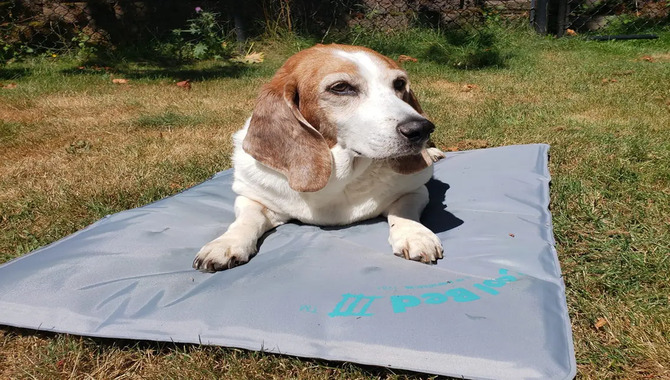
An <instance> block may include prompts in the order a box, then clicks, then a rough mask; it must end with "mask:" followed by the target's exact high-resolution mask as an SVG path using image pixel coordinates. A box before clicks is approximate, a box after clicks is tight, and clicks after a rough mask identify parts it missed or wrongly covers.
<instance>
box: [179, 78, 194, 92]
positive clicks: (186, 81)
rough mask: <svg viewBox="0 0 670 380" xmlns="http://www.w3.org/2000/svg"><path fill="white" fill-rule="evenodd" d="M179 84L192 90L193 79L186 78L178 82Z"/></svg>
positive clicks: (185, 88)
mask: <svg viewBox="0 0 670 380" xmlns="http://www.w3.org/2000/svg"><path fill="white" fill-rule="evenodd" d="M177 86H178V87H181V88H183V89H184V90H190V89H191V80H190V79H186V80H183V81H181V82H177Z"/></svg>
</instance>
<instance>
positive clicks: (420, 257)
mask: <svg viewBox="0 0 670 380" xmlns="http://www.w3.org/2000/svg"><path fill="white" fill-rule="evenodd" d="M389 243H390V244H391V247H393V254H394V255H396V256H400V257H404V258H406V259H408V260H414V261H421V262H422V263H427V264H429V263H434V262H435V261H437V259H441V258H442V257H443V253H444V249H442V242H441V241H440V239H439V238H438V237H437V236H436V235H435V234H434V233H433V231H431V230H429V229H428V228H426V227H425V226H424V225H422V224H421V223H417V222H414V221H405V222H403V223H396V224H395V225H392V226H391V232H390V235H389Z"/></svg>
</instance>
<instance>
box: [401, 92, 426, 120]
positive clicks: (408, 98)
mask: <svg viewBox="0 0 670 380" xmlns="http://www.w3.org/2000/svg"><path fill="white" fill-rule="evenodd" d="M402 100H403V101H405V103H407V104H409V105H410V106H412V108H414V109H415V110H416V112H418V113H420V114H421V115H424V113H423V109H421V105H420V104H419V99H417V98H416V95H414V91H412V90H409V91H406V92H405V94H404V95H403V96H402ZM424 116H425V115H424Z"/></svg>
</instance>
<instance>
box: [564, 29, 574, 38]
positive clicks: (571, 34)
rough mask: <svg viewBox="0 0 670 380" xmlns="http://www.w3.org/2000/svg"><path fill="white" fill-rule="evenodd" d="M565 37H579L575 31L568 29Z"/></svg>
mask: <svg viewBox="0 0 670 380" xmlns="http://www.w3.org/2000/svg"><path fill="white" fill-rule="evenodd" d="M565 35H566V36H576V35H577V32H575V31H574V30H572V29H566V31H565Z"/></svg>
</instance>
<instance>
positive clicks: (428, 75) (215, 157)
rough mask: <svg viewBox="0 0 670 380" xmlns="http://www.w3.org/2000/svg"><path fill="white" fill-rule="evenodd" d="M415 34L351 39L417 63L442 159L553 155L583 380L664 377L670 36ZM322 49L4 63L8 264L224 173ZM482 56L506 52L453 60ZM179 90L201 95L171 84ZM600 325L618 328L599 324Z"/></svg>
mask: <svg viewBox="0 0 670 380" xmlns="http://www.w3.org/2000/svg"><path fill="white" fill-rule="evenodd" d="M412 33H413V34H411V35H410V36H409V37H407V36H405V37H403V36H400V35H399V36H392V38H391V37H389V38H387V39H383V38H381V37H380V36H372V37H370V36H367V37H364V36H358V37H356V36H353V37H351V36H350V38H351V39H350V40H349V41H352V40H355V41H357V42H358V43H366V44H367V45H369V46H371V47H374V48H376V49H379V50H381V51H382V52H384V53H386V54H388V55H390V56H392V57H393V58H397V57H398V56H399V55H400V54H405V55H410V56H412V57H414V58H417V60H418V61H417V62H406V63H405V67H406V69H407V70H408V71H409V73H410V78H411V80H412V86H413V88H414V89H415V91H416V93H417V95H418V97H419V99H420V101H421V103H422V106H423V108H424V110H425V111H426V113H427V114H428V115H429V116H430V117H431V119H433V121H435V124H436V125H437V128H438V129H437V131H436V132H435V134H434V140H435V142H436V143H437V145H438V146H440V147H442V148H445V149H446V148H451V149H454V148H456V149H466V148H473V147H482V146H500V145H510V144H525V143H538V142H541V143H548V144H551V162H550V169H551V173H552V187H551V196H552V202H551V211H552V214H553V222H554V228H555V235H556V240H557V250H558V254H559V258H560V260H561V265H562V268H563V272H564V280H565V283H566V288H567V290H566V291H567V300H568V306H569V310H570V316H571V318H572V324H573V332H574V339H575V348H576V351H577V361H578V365H579V372H580V374H581V376H582V377H584V378H593V379H601V378H612V377H614V378H663V377H668V376H670V372H669V371H670V368H669V367H668V363H670V345H668V341H669V340H670V323H669V322H668V321H670V306H669V299H668V294H669V292H670V284H669V282H668V280H667V274H668V273H670V258H669V252H670V246H669V242H670V219H668V215H670V206H669V205H670V138H669V137H668V135H669V134H670V55H669V52H670V34H667V33H666V34H662V35H661V38H660V39H659V40H655V41H625V42H624V41H618V42H616V41H613V42H593V41H583V40H579V39H552V38H542V37H537V36H535V35H533V34H531V33H529V32H526V31H514V30H504V29H503V30H495V31H493V32H492V33H493V34H491V35H487V36H481V37H467V36H461V37H460V38H461V42H460V44H459V42H458V41H455V40H453V38H458V36H456V37H453V36H452V37H445V36H444V35H440V34H436V33H434V32H412ZM450 38H452V40H450ZM308 45H309V40H305V39H295V40H290V39H289V40H286V41H279V42H278V41H274V42H266V43H265V44H264V45H262V46H264V47H263V50H264V52H265V53H266V57H267V60H266V62H265V63H263V64H261V65H259V66H256V67H251V68H239V67H237V68H234V67H232V66H228V65H226V64H222V63H221V62H204V63H198V64H195V65H190V66H184V67H181V66H180V67H168V68H163V67H159V66H152V65H149V64H143V63H137V62H122V63H119V64H118V65H116V66H114V65H112V66H111V67H110V68H108V69H105V68H95V67H85V68H83V69H80V68H79V67H80V66H79V63H78V62H76V61H68V60H67V59H63V58H61V59H56V60H53V59H49V58H43V59H35V60H30V61H28V62H25V63H21V64H14V65H13V66H12V67H4V68H0V78H2V82H3V83H9V82H12V83H16V84H17V87H16V88H15V89H11V90H10V89H2V88H0V188H1V189H2V191H1V192H0V226H1V227H2V234H1V235H0V261H7V260H9V259H11V258H14V257H17V256H20V255H23V254H25V253H27V252H29V251H30V250H33V249H35V248H37V247H39V246H41V245H43V244H47V243H49V242H52V241H54V240H57V239H59V238H61V237H63V236H66V235H67V234H69V233H72V232H74V231H76V230H78V229H80V228H82V227H84V226H86V225H87V224H89V223H91V222H93V221H95V220H96V219H98V218H100V217H102V216H104V215H106V214H109V213H113V212H117V211H120V210H124V209H127V208H132V207H137V206H140V205H143V204H146V203H149V202H152V201H154V200H157V199H160V198H163V197H165V196H168V195H170V194H174V193H176V192H178V191H180V190H182V189H183V188H186V187H189V186H192V185H194V184H196V183H198V182H201V181H203V180H205V179H206V178H208V177H209V176H210V175H212V174H213V173H215V172H217V171H219V170H223V169H226V168H228V167H229V166H230V159H229V157H230V153H231V148H232V145H231V141H230V136H231V134H232V133H233V132H234V131H235V130H236V129H237V128H239V127H240V126H241V125H242V124H243V122H244V120H245V119H246V118H247V117H248V116H249V115H250V112H251V110H252V108H253V104H254V98H255V94H256V93H257V91H258V89H259V88H260V86H261V85H262V83H264V82H265V81H267V79H268V78H269V77H270V76H271V75H272V73H273V72H274V70H275V69H276V68H277V67H278V66H279V65H280V64H281V62H282V61H283V59H285V58H286V57H288V56H289V55H290V54H291V53H293V52H295V51H297V50H299V49H300V48H304V47H306V46H308ZM436 46H437V47H439V46H443V48H444V49H443V50H442V51H440V50H439V49H437V48H436ZM436 49H437V50H436ZM485 49H493V50H492V52H493V53H495V57H492V56H490V57H489V58H495V59H491V60H490V61H477V62H480V63H482V64H477V65H469V66H470V67H469V69H465V67H464V66H463V65H458V62H459V61H463V60H464V59H467V58H468V57H474V58H477V57H476V54H478V52H480V51H483V50H485ZM471 53H473V54H474V55H471ZM487 54H492V53H487ZM474 58H473V59H474ZM477 59H478V58H477ZM463 62H464V61H463ZM471 62H474V63H476V62H475V61H471ZM466 66H467V65H466ZM473 67H476V69H474V68H473ZM114 78H124V79H128V80H129V82H128V83H127V84H122V85H119V84H114V83H112V79H114ZM185 79H190V80H192V81H193V82H192V83H193V87H192V89H191V90H190V91H186V90H184V89H182V88H179V87H177V86H176V85H175V82H176V81H178V80H185ZM601 318H602V319H603V320H605V321H606V324H604V325H603V326H600V327H596V326H595V323H596V321H598V320H599V319H601ZM0 342H2V343H1V345H2V346H1V348H0V377H3V378H5V377H7V378H11V377H37V378H51V377H68V376H69V375H70V374H74V375H73V377H81V378H83V377H84V376H85V375H86V374H93V376H94V377H102V378H106V377H113V376H114V374H128V376H131V377H132V376H135V377H138V378H139V377H141V378H163V377H164V376H167V377H170V376H172V377H195V378H207V377H224V378H239V377H247V378H272V377H274V378H287V377H292V378H343V379H344V378H404V377H405V376H406V374H400V375H396V374H394V373H393V372H391V371H390V370H385V369H375V368H373V369H371V368H368V367H362V366H355V365H349V364H332V363H326V362H322V361H313V360H301V359H295V358H289V357H283V356H276V355H269V354H262V353H253V352H247V351H240V350H232V349H222V348H202V347H194V346H174V345H160V344H134V343H132V344H125V343H122V342H110V341H99V340H92V339H87V338H76V337H69V336H64V335H41V334H32V333H29V332H25V331H16V330H9V329H4V330H0Z"/></svg>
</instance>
